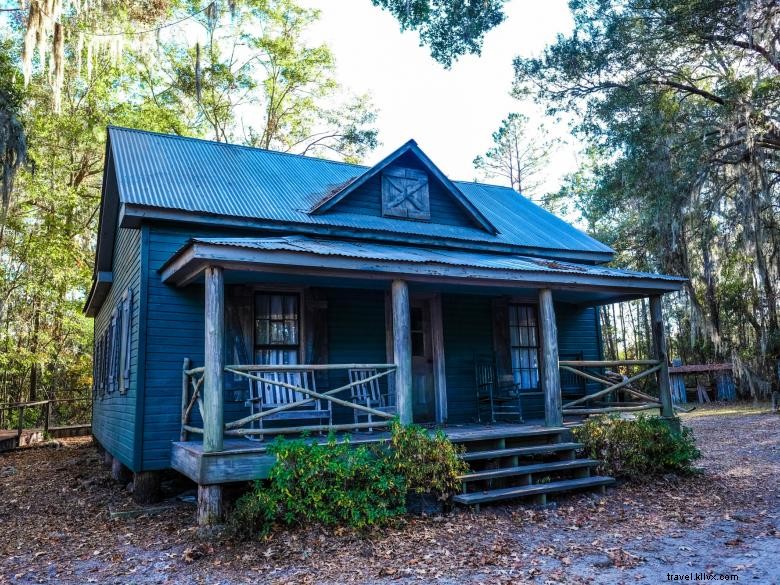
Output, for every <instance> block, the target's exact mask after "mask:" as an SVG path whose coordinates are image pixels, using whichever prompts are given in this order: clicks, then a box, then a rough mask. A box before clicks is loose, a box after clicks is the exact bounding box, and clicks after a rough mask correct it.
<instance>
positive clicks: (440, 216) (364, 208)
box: [333, 155, 475, 227]
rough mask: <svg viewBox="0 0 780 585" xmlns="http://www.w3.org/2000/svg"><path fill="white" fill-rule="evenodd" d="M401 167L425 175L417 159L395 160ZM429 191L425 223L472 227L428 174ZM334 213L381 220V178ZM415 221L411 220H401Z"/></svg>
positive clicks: (467, 217)
mask: <svg viewBox="0 0 780 585" xmlns="http://www.w3.org/2000/svg"><path fill="white" fill-rule="evenodd" d="M396 166H400V167H406V168H412V169H415V170H420V171H424V170H425V169H424V167H423V166H422V165H421V164H420V162H419V161H418V160H417V158H416V157H414V156H412V155H406V156H404V157H402V158H401V159H399V160H398V163H397V164H394V165H393V167H396ZM428 191H429V197H430V220H428V223H439V224H444V225H454V226H470V227H473V226H474V225H475V224H474V222H473V221H472V219H471V218H470V217H469V216H468V215H467V214H466V212H465V211H464V210H463V209H462V208H461V207H460V205H459V204H458V202H457V201H456V200H455V199H453V197H452V195H450V194H449V193H448V192H447V191H446V189H445V188H444V186H443V185H442V184H441V183H440V182H439V181H437V180H436V179H435V178H434V177H433V176H431V175H430V174H429V175H428ZM333 211H334V212H346V213H358V214H361V215H370V216H373V217H381V216H382V177H381V174H380V175H377V176H376V177H373V178H372V179H371V180H370V181H368V182H367V183H366V184H365V185H363V186H362V187H361V188H359V189H357V190H356V191H355V192H354V193H352V194H350V195H349V196H348V197H346V198H345V199H344V200H343V201H341V202H339V203H338V204H337V205H336V206H335V207H334V208H333ZM400 221H414V220H400Z"/></svg>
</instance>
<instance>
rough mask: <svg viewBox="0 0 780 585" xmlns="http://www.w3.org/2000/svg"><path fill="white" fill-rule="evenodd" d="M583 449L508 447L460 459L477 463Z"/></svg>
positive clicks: (560, 445) (579, 445) (557, 445)
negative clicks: (483, 460) (485, 460)
mask: <svg viewBox="0 0 780 585" xmlns="http://www.w3.org/2000/svg"><path fill="white" fill-rule="evenodd" d="M582 447H583V445H582V443H552V444H549V445H534V446H533V447H509V448H506V449H491V450H489V451H472V452H470V453H469V452H467V453H463V454H462V455H461V456H460V457H461V459H463V460H464V461H478V460H481V459H499V458H501V457H522V456H524V455H549V454H551V453H562V452H566V451H575V450H577V449H581V448H582Z"/></svg>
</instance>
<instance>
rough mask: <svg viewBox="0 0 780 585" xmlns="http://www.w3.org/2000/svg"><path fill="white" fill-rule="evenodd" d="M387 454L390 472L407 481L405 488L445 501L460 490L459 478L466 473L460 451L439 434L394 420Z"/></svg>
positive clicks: (466, 467)
mask: <svg viewBox="0 0 780 585" xmlns="http://www.w3.org/2000/svg"><path fill="white" fill-rule="evenodd" d="M390 431H391V438H390V445H389V450H388V455H389V458H390V461H391V464H392V467H393V470H394V471H395V472H396V473H397V474H398V475H400V476H402V477H403V478H404V479H405V481H406V489H407V491H410V492H415V493H418V494H424V493H431V494H433V495H435V496H436V497H437V498H439V499H440V500H446V499H448V498H449V497H450V496H451V495H452V494H454V493H456V492H457V491H458V489H459V488H460V481H459V480H458V476H460V475H462V474H464V473H466V472H467V471H468V466H467V465H466V463H465V462H464V461H463V460H462V459H461V458H460V457H459V454H460V452H461V450H459V449H458V448H457V446H456V445H455V444H453V443H452V441H450V440H449V439H448V438H447V436H446V435H445V434H444V433H443V432H441V431H436V432H435V433H432V434H431V433H429V432H428V431H427V430H426V429H424V428H423V427H420V426H417V425H402V424H400V423H399V422H398V421H393V422H392V423H391V425H390Z"/></svg>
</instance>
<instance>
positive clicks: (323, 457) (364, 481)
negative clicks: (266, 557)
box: [230, 436, 405, 536]
mask: <svg viewBox="0 0 780 585" xmlns="http://www.w3.org/2000/svg"><path fill="white" fill-rule="evenodd" d="M268 452H269V453H270V454H271V455H274V456H276V462H275V463H274V465H273V467H272V468H271V471H270V474H269V481H268V482H266V483H263V482H256V483H255V486H254V489H253V490H252V491H251V492H250V493H248V494H246V495H244V496H243V497H241V498H240V499H239V500H238V501H237V502H236V506H235V510H234V512H233V514H232V516H231V518H230V524H231V526H232V527H233V529H234V532H235V533H237V534H238V535H243V536H246V535H249V534H256V533H258V532H259V533H261V534H262V533H265V532H268V531H269V530H270V528H271V526H272V525H273V523H274V522H280V523H282V524H286V525H294V524H306V523H319V524H323V525H326V526H333V525H348V526H352V527H355V528H364V527H367V526H372V525H376V524H381V523H383V522H385V521H387V520H388V519H389V518H392V517H393V516H396V515H398V514H402V513H403V512H404V495H405V482H404V478H403V477H401V476H400V475H398V474H397V472H396V471H395V469H394V468H393V467H392V465H391V463H390V459H389V458H388V457H386V456H385V455H384V453H382V452H381V451H379V450H377V449H371V448H369V447H367V446H356V447H353V446H351V445H350V444H349V443H348V442H341V443H339V442H337V441H336V439H335V437H333V436H331V437H329V439H328V442H327V443H325V444H317V443H314V442H309V441H305V440H285V439H283V438H281V437H280V438H277V439H276V440H274V441H273V442H272V443H271V444H270V445H269V446H268Z"/></svg>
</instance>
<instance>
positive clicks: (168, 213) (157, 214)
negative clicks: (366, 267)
mask: <svg viewBox="0 0 780 585" xmlns="http://www.w3.org/2000/svg"><path fill="white" fill-rule="evenodd" d="M149 221H165V222H169V221H174V222H176V221H179V222H184V223H189V224H190V225H198V224H199V225H203V226H208V227H213V226H215V225H219V226H221V227H230V228H248V229H256V230H263V231H264V232H272V233H276V234H284V235H293V234H298V235H317V236H327V237H337V238H348V239H358V240H372V241H384V242H392V243H402V244H407V245H415V244H419V245H425V246H437V247H448V248H450V247H455V248H459V249H463V250H471V251H490V252H499V253H506V254H522V255H525V256H534V257H539V258H550V259H559V260H567V261H575V262H589V263H593V264H604V263H606V262H610V261H611V260H612V259H613V256H614V254H613V253H612V252H608V251H599V250H571V249H557V248H537V247H532V246H519V245H516V244H508V243H499V242H490V241H484V242H479V241H475V240H469V239H464V238H456V237H446V236H438V235H437V236H428V235H423V234H413V233H409V232H395V231H389V230H382V229H374V228H362V229H359V230H358V229H356V228H350V227H347V226H337V225H315V224H304V223H300V224H293V223H289V222H283V221H275V220H269V219H257V218H248V217H238V216H233V215H217V214H212V213H207V212H200V211H186V210H181V209H171V208H163V207H152V206H148V205H138V204H129V203H124V204H122V206H121V208H120V222H119V225H120V227H125V228H138V227H140V226H141V225H142V224H143V223H144V222H149Z"/></svg>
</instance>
